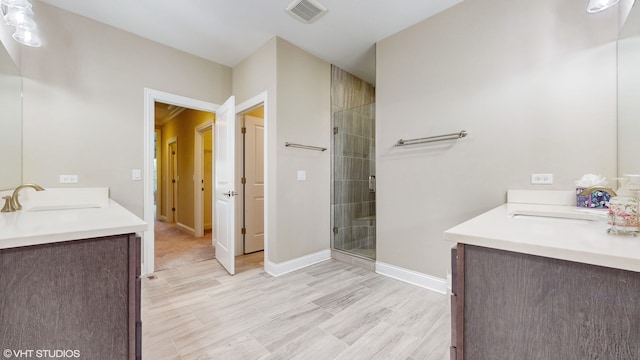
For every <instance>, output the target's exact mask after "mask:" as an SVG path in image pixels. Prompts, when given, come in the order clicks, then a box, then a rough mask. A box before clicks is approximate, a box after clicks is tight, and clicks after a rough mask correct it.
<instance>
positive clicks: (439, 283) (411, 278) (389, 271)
mask: <svg viewBox="0 0 640 360" xmlns="http://www.w3.org/2000/svg"><path fill="white" fill-rule="evenodd" d="M376 273H378V274H380V275H384V276H388V277H390V278H393V279H396V280H400V281H404V282H406V283H409V284H412V285H415V286H419V287H422V288H425V289H429V290H431V291H435V292H437V293H440V294H447V280H446V279H441V278H437V277H435V276H431V275H427V274H423V273H420V272H417V271H413V270H409V269H404V268H401V267H397V266H393V265H389V264H385V263H383V262H380V261H377V262H376Z"/></svg>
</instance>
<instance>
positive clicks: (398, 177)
mask: <svg viewBox="0 0 640 360" xmlns="http://www.w3.org/2000/svg"><path fill="white" fill-rule="evenodd" d="M585 6H586V3H585V1H582V0H568V1H556V0H540V1H510V0H468V1H465V2H463V3H461V4H459V5H457V6H455V7H453V8H451V9H449V10H447V11H445V12H443V13H440V14H438V15H436V16H435V17H433V18H430V19H427V20H425V21H423V22H421V23H419V24H417V25H415V26H413V27H411V28H408V29H406V30H404V31H402V32H400V33H398V34H396V35H393V36H391V37H389V38H387V39H384V40H383V41H381V42H380V43H379V44H378V46H377V56H378V57H377V86H376V95H377V108H376V115H377V121H376V124H377V129H376V134H377V138H376V144H377V156H376V159H377V180H378V183H377V185H378V193H377V194H378V198H377V200H378V203H377V209H378V237H377V241H378V260H379V261H381V262H384V263H387V264H392V265H395V266H398V267H402V268H406V269H410V270H414V271H418V272H421V273H425V274H429V275H433V276H436V277H439V278H444V277H445V276H446V272H447V269H448V268H449V264H448V262H449V255H448V250H449V248H450V247H451V245H452V244H450V243H447V242H445V241H443V231H445V230H446V229H447V228H449V227H451V226H454V225H456V224H458V223H460V222H463V221H465V220H468V219H469V218H471V217H473V216H475V215H478V214H480V213H482V212H484V211H487V210H489V209H491V208H493V207H495V206H498V205H499V204H501V203H503V202H504V201H505V200H506V198H505V194H506V191H507V189H512V188H515V189H524V188H528V189H571V188H573V186H574V184H573V181H574V180H575V179H577V178H579V177H580V176H581V175H583V174H584V173H588V172H593V173H599V174H602V175H603V176H606V177H608V178H612V177H614V176H615V175H616V121H615V120H616V64H615V60H616V53H615V52H616V45H615V38H616V35H617V29H618V14H617V13H616V12H615V11H611V12H604V13H600V14H597V15H588V14H587V13H586V11H585ZM462 129H466V130H468V131H469V133H470V135H469V137H467V138H466V139H463V140H459V141H457V142H454V143H446V144H445V143H443V144H440V145H427V146H417V147H412V148H394V147H393V145H394V143H395V142H396V141H397V140H398V139H400V138H405V139H407V138H417V137H424V136H430V135H438V134H445V133H449V132H454V131H459V130H462ZM536 172H543V173H553V174H554V177H555V178H554V180H555V183H554V185H551V186H540V185H537V186H532V185H530V184H529V182H530V175H531V173H536Z"/></svg>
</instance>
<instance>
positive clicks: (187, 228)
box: [176, 222, 196, 235]
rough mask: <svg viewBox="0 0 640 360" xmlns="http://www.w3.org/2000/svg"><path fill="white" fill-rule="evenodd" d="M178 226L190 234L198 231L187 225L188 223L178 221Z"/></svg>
mask: <svg viewBox="0 0 640 360" xmlns="http://www.w3.org/2000/svg"><path fill="white" fill-rule="evenodd" d="M176 226H178V227H179V228H180V229H182V230H185V231H188V232H189V233H190V234H192V235H195V233H196V230H195V229H194V228H192V227H189V226H187V225H185V224H182V223H179V222H177V223H176Z"/></svg>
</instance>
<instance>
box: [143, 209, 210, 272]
mask: <svg viewBox="0 0 640 360" xmlns="http://www.w3.org/2000/svg"><path fill="white" fill-rule="evenodd" d="M154 233H155V234H154V236H155V241H154V242H155V248H154V249H155V251H154V262H155V269H156V271H159V270H164V269H171V268H174V267H178V266H182V265H186V264H191V263H195V262H199V261H202V260H209V259H213V258H215V256H216V252H215V249H214V248H213V245H212V244H211V230H207V231H205V233H204V236H203V237H195V236H193V235H191V234H189V233H187V232H186V231H185V230H182V229H180V228H179V227H178V226H177V225H176V224H175V223H166V222H163V221H157V220H156V222H155V224H154Z"/></svg>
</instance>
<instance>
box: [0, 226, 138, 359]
mask: <svg viewBox="0 0 640 360" xmlns="http://www.w3.org/2000/svg"><path fill="white" fill-rule="evenodd" d="M129 273H130V272H129V237H128V235H119V236H110V237H104V238H97V239H86V240H77V241H68V242H61V243H54V244H45V245H36V246H28V247H21V248H13V249H4V250H0V289H2V291H0V304H2V306H1V307H0V319H1V320H0V323H1V324H2V325H1V326H0V344H2V346H3V349H13V350H20V349H53V350H56V349H63V350H65V351H69V350H70V351H72V352H73V354H72V353H69V354H71V355H75V354H78V355H79V356H76V357H79V358H82V359H128V356H129V350H128V347H129V346H128V345H129V344H128V334H129V331H128V317H127V314H128V306H129V301H128V298H129ZM69 354H67V353H65V354H64V355H65V357H68V358H71V357H73V356H70V355H69ZM36 355H37V354H35V353H34V357H35V356H36ZM41 355H43V354H41ZM56 355H59V354H53V355H51V354H49V355H46V354H45V355H43V356H41V358H54V357H56V358H58V357H60V358H61V357H62V356H56Z"/></svg>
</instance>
